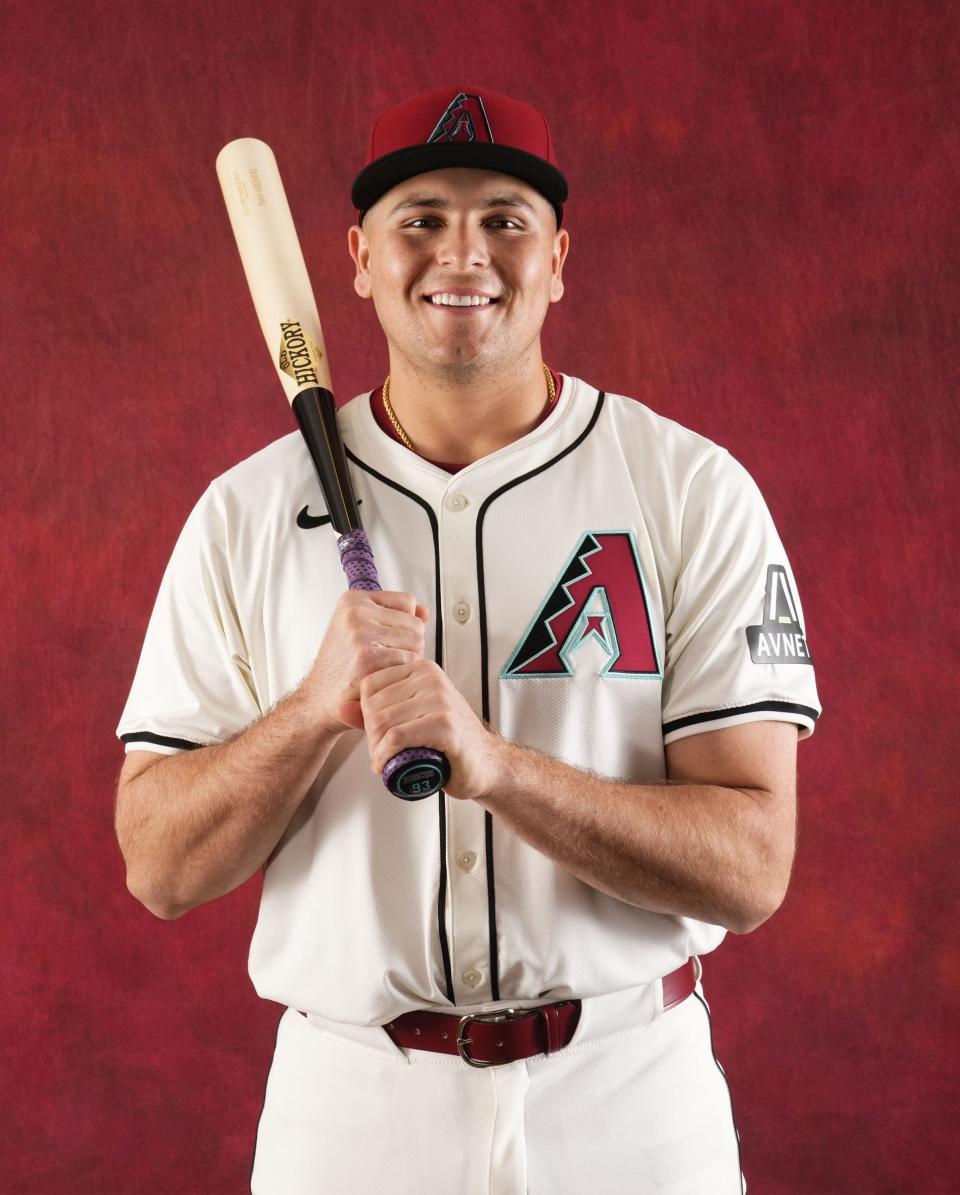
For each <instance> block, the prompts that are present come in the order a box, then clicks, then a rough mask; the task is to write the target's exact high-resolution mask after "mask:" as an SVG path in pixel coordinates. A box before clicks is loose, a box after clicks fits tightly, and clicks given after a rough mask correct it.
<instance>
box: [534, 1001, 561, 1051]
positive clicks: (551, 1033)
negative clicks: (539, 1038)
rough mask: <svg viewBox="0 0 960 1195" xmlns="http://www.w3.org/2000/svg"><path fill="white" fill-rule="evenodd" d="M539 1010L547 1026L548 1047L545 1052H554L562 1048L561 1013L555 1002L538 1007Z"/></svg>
mask: <svg viewBox="0 0 960 1195" xmlns="http://www.w3.org/2000/svg"><path fill="white" fill-rule="evenodd" d="M537 1012H539V1013H540V1014H541V1016H542V1017H543V1020H544V1024H545V1025H546V1027H547V1048H546V1050H545V1051H544V1053H546V1054H552V1053H553V1052H554V1050H559V1049H560V1014H559V1012H557V1009H556V1005H554V1004H548V1005H546V1006H545V1007H544V1008H538V1009H537Z"/></svg>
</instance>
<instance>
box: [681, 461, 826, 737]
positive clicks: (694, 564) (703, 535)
mask: <svg viewBox="0 0 960 1195" xmlns="http://www.w3.org/2000/svg"><path fill="white" fill-rule="evenodd" d="M680 544H681V562H680V569H679V573H678V575H677V581H676V586H675V589H674V601H673V607H672V609H671V611H670V613H669V616H668V618H667V624H666V653H665V663H664V678H663V709H662V716H663V740H664V743H665V744H666V743H670V742H673V741H674V740H676V739H681V738H685V737H686V736H687V735H691V734H698V733H700V732H702V731H708V730H719V729H721V728H722V727H725V726H736V725H740V724H741V723H744V722H755V721H761V720H764V719H772V720H778V721H786V722H795V723H797V726H798V728H799V737H800V738H801V739H804V738H808V737H809V736H810V735H811V734H812V733H813V729H814V724H815V722H816V720H817V718H818V717H819V716H820V713H821V707H820V702H819V699H818V697H817V689H816V682H815V679H814V670H813V662H812V659H811V656H810V648H809V644H808V642H807V635H806V628H805V624H804V619H803V611H802V609H801V606H800V599H799V596H798V594H797V586H796V582H795V581H794V577H793V571H792V569H791V567H790V563H789V561H788V560H787V556H786V553H785V551H784V548H783V544H782V543H781V542H780V537H779V535H778V534H777V530H776V528H775V526H774V524H773V519H772V518H771V516H770V512H769V511H768V509H767V506H766V503H765V502H764V500H763V496H762V495H761V493H760V490H759V489H758V488H757V485H756V482H754V480H753V478H752V477H751V476H750V474H749V473H748V472H747V470H746V469H745V468H744V467H743V466H742V465H741V464H740V463H739V462H738V461H736V460H735V459H734V458H733V457H732V456H731V455H730V454H729V453H728V452H727V451H726V450H725V449H723V448H720V447H718V446H714V448H713V450H712V451H711V452H710V453H709V454H708V455H707V457H706V458H705V459H704V460H703V461H702V462H701V463H700V464H699V466H698V467H697V468H696V469H695V471H694V473H693V475H692V477H691V479H690V481H689V484H688V485H687V489H686V494H685V497H684V500H683V503H682V508H681V528H680Z"/></svg>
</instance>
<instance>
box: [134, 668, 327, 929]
mask: <svg viewBox="0 0 960 1195" xmlns="http://www.w3.org/2000/svg"><path fill="white" fill-rule="evenodd" d="M338 737H339V736H338V735H337V734H334V733H331V732H329V731H326V730H319V729H317V726H316V720H315V718H313V717H311V716H310V715H309V713H308V710H307V707H306V705H305V704H304V702H303V701H302V699H301V697H300V691H299V690H298V691H297V692H294V693H292V694H290V695H289V696H288V697H286V698H284V699H283V700H282V701H281V702H279V703H278V704H277V705H276V706H275V707H274V708H273V709H272V710H271V711H270V713H268V714H266V715H265V716H264V717H263V718H261V719H260V720H259V721H257V722H255V723H253V725H252V726H250V727H248V729H247V730H245V731H243V733H242V734H240V735H238V736H237V737H236V738H234V739H231V740H230V741H229V742H226V743H222V744H218V745H216V746H212V747H203V748H200V749H199V750H195V751H184V752H182V753H181V754H179V755H175V756H170V757H168V758H167V759H163V760H161V761H160V762H159V763H156V764H153V765H152V766H151V767H149V768H147V770H146V771H144V772H141V773H140V774H139V775H138V776H135V777H134V778H133V779H132V780H130V781H128V782H127V783H126V785H124V788H123V792H122V793H120V794H118V798H117V827H116V828H117V838H118V841H119V843H120V849H121V851H122V853H123V856H124V858H125V860H126V863H127V884H128V887H129V888H130V890H131V892H133V893H134V894H135V895H136V896H137V897H138V899H140V900H141V901H142V902H143V903H144V904H146V905H147V907H148V908H150V909H151V910H152V911H153V912H155V913H156V914H157V915H158V916H161V917H165V918H170V917H176V916H179V915H180V914H181V913H184V912H186V911H187V910H189V909H191V908H194V907H195V906H197V905H200V904H204V903H206V902H207V901H210V900H214V899H216V898H217V897H219V896H222V895H224V894H225V893H227V892H230V891H232V890H233V889H234V888H236V887H237V886H238V885H239V884H242V883H243V882H244V881H245V880H247V879H249V877H250V876H252V875H253V874H254V872H255V871H257V870H258V869H259V868H260V867H262V866H263V864H264V863H265V862H266V860H267V858H268V857H269V855H270V853H271V851H272V850H273V849H274V847H275V846H276V845H277V843H278V842H279V841H280V839H281V837H282V836H283V833H284V831H285V830H286V828H287V826H288V825H289V824H290V821H291V819H292V817H293V815H294V813H295V812H296V810H297V808H298V807H299V805H300V802H301V801H302V800H303V798H304V796H305V795H306V793H307V790H308V789H309V787H310V785H311V784H312V783H313V781H314V780H315V779H316V776H317V773H318V772H319V771H320V768H321V767H322V765H323V762H324V760H325V759H326V758H327V756H328V754H329V753H330V750H331V748H332V747H333V744H334V743H335V742H336V739H337V738H338Z"/></svg>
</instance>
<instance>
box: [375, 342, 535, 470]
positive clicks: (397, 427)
mask: <svg viewBox="0 0 960 1195" xmlns="http://www.w3.org/2000/svg"><path fill="white" fill-rule="evenodd" d="M543 372H544V375H545V377H546V379H547V409H548V410H549V409H550V407H552V406H553V404H554V403H555V402H556V401H557V388H556V386H554V384H553V374H552V373H551V372H550V369H549V366H547V364H546V363H544V366H543ZM383 409H384V410H385V411H386V412H387V418H388V419H389V420H390V423H391V424H392V426H393V430H394V431H395V432H396V433H397V435H398V436H399V437H400V440H401V441H402V443H403V444H405V445H406V447H407V448H409V449H410V451H411V452H416V449H415V448H414V446H413V445H412V444H411V443H410V437H409V436H408V435H407V433H406V432H405V431H404V430H403V427H402V426H401V424H400V420H399V419H398V418H397V416H396V413H395V411H394V409H393V407H392V406H391V405H390V375H389V374H387V376H386V378H385V379H384V382H383Z"/></svg>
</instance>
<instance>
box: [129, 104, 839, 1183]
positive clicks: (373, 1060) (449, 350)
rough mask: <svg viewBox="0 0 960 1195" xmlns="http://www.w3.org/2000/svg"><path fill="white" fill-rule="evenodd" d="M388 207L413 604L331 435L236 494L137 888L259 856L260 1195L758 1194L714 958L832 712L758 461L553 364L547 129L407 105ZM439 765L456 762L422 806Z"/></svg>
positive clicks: (363, 485) (232, 476)
mask: <svg viewBox="0 0 960 1195" xmlns="http://www.w3.org/2000/svg"><path fill="white" fill-rule="evenodd" d="M352 197H353V201H354V203H355V205H356V207H357V211H358V223H357V224H355V225H354V226H353V227H351V228H350V230H349V233H348V245H349V250H350V253H351V256H352V259H353V262H354V264H355V271H356V272H355V280H354V286H355V289H356V292H357V294H358V295H359V296H360V297H361V298H362V299H363V300H368V301H372V302H373V304H374V306H375V308H376V313H377V317H378V319H379V322H380V325H381V327H382V329H383V332H384V335H385V337H386V341H387V347H388V353H389V373H388V376H387V377H386V378H385V379H384V380H383V382H382V384H380V385H378V386H377V387H376V388H375V389H373V390H368V391H365V392H364V393H362V394H360V395H358V396H357V397H356V398H354V399H353V400H352V401H350V402H348V403H347V404H346V405H345V407H344V408H343V409H342V410H341V412H340V415H339V419H340V423H341V430H342V433H343V437H344V440H345V443H346V446H347V451H348V457H349V460H350V463H351V467H352V471H353V477H354V482H355V485H356V489H357V493H358V497H359V500H360V502H361V511H362V515H363V520H364V526H365V528H366V530H367V532H368V535H369V537H370V540H371V543H372V545H373V549H374V553H375V555H376V558H377V562H378V566H379V570H380V575H381V578H382V579H383V582H384V585H385V587H386V591H385V592H383V593H374V594H369V593H358V592H355V591H350V592H346V593H344V592H343V578H342V573H341V571H340V561H339V555H338V553H337V550H336V543H335V537H334V534H333V532H332V531H331V529H330V527H329V526H328V525H327V524H326V522H325V521H324V520H323V518H322V516H320V515H318V513H317V512H318V506H317V503H318V497H317V486H316V479H315V477H314V475H313V468H312V464H311V462H310V460H309V457H308V456H307V454H306V450H305V448H304V445H303V442H302V439H301V437H300V434H299V432H292V433H291V434H290V435H289V436H286V437H284V438H283V439H282V440H279V441H277V442H275V443H274V444H271V445H269V446H268V447H266V448H265V449H263V450H262V451H261V452H259V453H256V454H255V455H254V456H252V457H251V458H249V459H248V460H246V461H243V462H241V463H240V464H239V465H237V466H235V467H234V468H233V469H231V470H229V471H228V472H227V473H225V474H223V475H221V476H220V477H218V478H217V479H216V480H215V481H214V482H212V483H211V485H210V486H209V487H208V489H207V491H206V492H205V494H204V495H203V497H202V498H201V499H200V501H199V502H198V503H197V504H196V506H195V507H194V509H193V511H192V512H191V514H190V516H189V518H188V519H187V522H186V524H185V526H184V529H183V532H182V533H181V536H180V538H179V540H178V542H177V545H176V548H175V550H174V553H173V556H172V557H171V561H170V564H169V565H168V568H167V571H166V573H165V575H164V579H163V582H162V584H161V590H160V593H159V595H158V598H157V603H156V606H155V609H154V612H153V615H152V617H151V620H150V623H149V626H148V629H147V635H146V638H145V642H144V647H143V652H142V654H141V659H140V663H139V666H138V669H137V674H136V677H135V679H134V684H133V687H132V690H131V693H130V696H129V698H128V701H127V706H126V708H125V710H124V712H123V716H122V717H121V721H120V725H119V726H118V729H117V733H118V735H119V737H120V738H121V739H122V740H123V741H124V742H125V743H126V748H127V757H126V761H125V764H124V767H123V771H122V773H121V776H120V780H119V784H118V793H117V811H116V824H117V835H118V839H119V842H120V846H121V849H122V851H123V853H124V857H125V859H126V862H127V876H128V886H129V887H130V890H131V892H133V893H134V895H136V896H137V897H138V898H139V899H140V900H141V901H142V902H143V903H144V904H145V905H146V906H147V907H148V908H150V909H151V910H152V911H154V912H155V913H156V914H157V915H158V916H161V917H165V918H174V917H178V916H180V915H181V914H183V913H184V912H186V911H188V910H189V909H192V908H194V907H196V906H198V905H201V904H203V903H205V902H207V901H210V900H213V899H216V898H217V897H219V896H221V895H223V894H224V893H226V892H229V891H231V890H232V889H233V888H235V887H236V886H237V885H239V884H241V883H243V882H244V881H245V880H246V879H248V878H249V877H250V876H251V875H253V874H254V873H255V872H257V871H258V870H260V869H261V868H262V869H263V871H264V881H263V893H262V897H261V903H260V913H259V918H258V922H257V926H256V930H255V932H254V937H253V942H252V945H251V950H250V959H249V966H250V975H251V979H252V981H253V984H254V986H255V988H256V990H257V992H258V993H259V995H260V996H262V997H263V998H265V999H269V1000H275V1001H278V1002H279V1003H280V1004H281V1005H283V1006H284V1008H285V1011H284V1013H283V1015H282V1017H281V1019H280V1023H279V1025H278V1033H277V1042H276V1049H275V1053H274V1058H273V1064H272V1066H271V1069H270V1074H269V1077H268V1080H267V1085H266V1092H265V1098H264V1106H263V1110H262V1114H261V1117H260V1121H259V1125H258V1130H257V1143H256V1152H255V1157H254V1165H253V1174H252V1179H251V1182H252V1190H253V1192H254V1195H281V1193H283V1195H286V1193H291V1195H292V1193H294V1192H304V1193H306V1192H311V1193H313V1192H317V1191H321V1190H324V1191H331V1192H340V1191H343V1192H346V1191H350V1192H378V1193H379V1192H382V1191H384V1190H392V1191H397V1192H402V1193H403V1192H409V1193H410V1195H413V1193H416V1195H421V1193H423V1192H438V1193H448V1192H449V1193H458V1195H459V1193H463V1195H470V1193H473V1192H477V1193H479V1192H488V1191H491V1190H495V1191H499V1192H504V1193H509V1195H514V1193H516V1195H520V1193H522V1192H526V1191H538V1192H549V1193H550V1195H565V1193H569V1195H583V1193H584V1192H589V1191H601V1190H602V1191H606V1192H627V1191H630V1192H633V1191H643V1192H667V1193H672V1192H677V1193H679V1192H693V1191H697V1192H704V1193H709V1195H733V1193H734V1192H741V1191H742V1190H743V1189H744V1181H745V1180H744V1178H743V1173H742V1170H741V1165H740V1157H739V1139H738V1135H737V1132H736V1128H735V1125H734V1120H733V1114H732V1105H731V1099H730V1093H729V1089H728V1087H727V1083H726V1079H725V1077H724V1074H723V1072H722V1070H721V1069H720V1067H719V1064H718V1063H717V1061H716V1059H715V1058H714V1055H713V1051H712V1045H711V1031H710V1017H709V1010H708V1008H707V1004H706V999H705V997H704V992H703V987H702V984H701V975H702V968H701V963H700V956H702V955H704V954H707V953H709V952H710V951H712V950H714V949H716V947H717V946H718V945H719V944H720V942H721V941H722V939H723V938H724V936H725V934H726V933H727V932H729V931H732V932H734V933H747V932H749V931H751V930H752V929H754V928H756V927H757V926H758V925H760V924H762V923H763V922H764V921H765V920H766V919H767V918H769V917H770V916H771V915H772V914H773V913H774V912H775V911H776V909H777V908H778V907H779V905H780V904H781V902H782V901H783V899H784V895H785V893H786V890H787V885H788V883H789V879H790V873H791V868H792V863H793V854H794V843H795V832H796V749H797V741H798V738H799V739H802V738H806V737H808V736H809V735H810V734H811V733H812V732H813V729H814V724H815V722H816V719H817V717H818V716H819V713H820V704H819V701H818V698H817V693H816V687H815V683H814V677H813V669H812V665H811V661H810V654H809V650H808V647H807V641H806V634H805V629H804V623H803V616H802V611H801V607H800V603H799V598H798V596H797V591H796V585H795V582H794V578H793V573H792V571H791V568H790V565H789V562H788V560H787V557H786V554H785V552H784V548H783V545H782V543H781V541H780V538H779V536H778V534H777V531H776V529H775V527H774V525H773V522H772V520H771V518H770V515H769V513H768V511H767V508H766V506H765V504H764V501H763V498H762V497H761V495H760V493H759V491H758V490H757V487H756V486H755V484H754V483H753V481H752V479H751V478H750V477H749V475H748V474H747V473H746V471H745V470H744V469H743V467H742V466H741V465H739V464H738V463H737V462H736V461H735V460H734V459H733V458H732V457H731V456H730V455H729V453H728V452H726V451H725V450H724V449H723V448H721V447H719V446H718V445H716V444H714V443H712V442H711V441H709V440H707V439H705V438H704V437H703V436H700V435H698V434H697V433H696V432H693V431H690V430H688V429H686V428H683V427H681V426H680V425H679V424H677V423H675V422H672V421H670V420H668V419H665V418H663V417H661V416H659V415H657V414H656V413H655V412H654V411H652V410H650V409H649V408H648V407H646V406H644V405H643V404H641V403H639V402H636V401H635V400H633V399H632V398H630V397H629V396H626V395H618V394H610V393H607V392H605V391H603V390H601V389H599V388H597V387H595V386H593V385H590V384H589V383H588V382H586V381H584V380H583V379H580V378H577V377H573V376H571V375H568V374H565V373H563V372H562V371H560V370H558V369H556V370H555V369H552V368H550V367H549V365H548V364H546V363H545V362H544V361H543V358H542V354H541V345H540V332H541V329H542V326H543V323H544V320H545V318H546V317H547V314H548V311H549V308H550V305H551V304H552V303H556V302H557V301H559V300H560V299H561V297H562V296H563V280H562V276H563V267H564V262H565V260H566V257H567V252H568V249H569V247H570V237H569V235H568V233H567V231H566V229H564V228H563V227H562V224H563V206H564V203H565V202H566V199H567V184H566V181H565V179H564V177H563V175H562V174H561V173H560V171H559V169H558V167H557V163H556V159H555V155H554V151H553V146H552V142H551V139H550V133H549V130H548V128H547V124H546V121H545V120H544V118H543V116H542V115H541V114H540V113H539V112H537V111H536V110H535V109H533V108H531V107H530V106H529V105H527V104H524V103H521V102H519V101H517V100H514V99H511V98H509V97H507V96H503V95H499V94H497V93H493V92H489V91H480V90H477V89H474V88H469V87H452V88H442V89H438V90H436V91H433V92H430V93H428V94H427V95H423V96H418V97H415V98H414V99H411V100H408V101H405V102H404V103H401V104H399V105H397V106H396V107H394V108H391V109H390V110H389V111H388V112H386V113H384V114H383V115H382V116H381V117H380V119H379V120H378V121H377V123H376V126H375V128H374V131H373V136H372V139H371V144H370V151H369V154H368V159H367V162H366V164H365V166H364V167H363V169H362V170H361V171H360V173H359V175H358V176H357V178H356V180H355V182H354V186H353V195H352ZM310 510H313V511H314V515H313V516H312V517H311V516H310V514H309V511H310ZM411 746H430V747H434V748H436V749H438V750H441V751H443V752H444V753H445V754H446V755H447V757H448V759H449V761H450V764H451V769H452V770H451V777H450V781H449V784H448V786H447V788H446V790H445V791H443V792H441V793H439V794H437V795H436V796H434V797H431V798H428V799H426V800H421V801H416V802H406V801H398V800H396V799H394V798H393V797H391V796H390V795H389V794H387V793H386V790H385V789H384V787H383V785H382V783H381V780H380V775H379V774H380V773H381V771H382V770H383V767H384V765H385V763H386V762H387V760H388V759H390V758H391V757H392V756H393V755H395V754H396V753H397V752H398V751H400V750H402V749H404V748H406V747H411Z"/></svg>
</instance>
